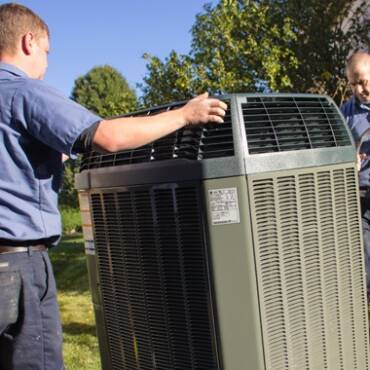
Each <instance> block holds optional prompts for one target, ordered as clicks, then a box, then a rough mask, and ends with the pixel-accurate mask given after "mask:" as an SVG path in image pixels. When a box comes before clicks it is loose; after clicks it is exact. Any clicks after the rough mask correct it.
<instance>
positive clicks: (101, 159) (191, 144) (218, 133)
mask: <svg viewBox="0 0 370 370" xmlns="http://www.w3.org/2000/svg"><path fill="white" fill-rule="evenodd" d="M226 103H227V104H229V102H226ZM180 106H181V105H179V104H177V105H169V106H167V107H162V108H161V109H152V110H146V111H141V112H138V113H137V114H132V115H131V116H149V115H153V114H158V113H161V112H163V111H168V110H172V109H174V108H178V107H180ZM233 155H234V143H233V133H232V125H231V115H230V109H229V110H227V112H226V116H225V119H224V123H222V124H207V125H202V126H194V127H192V128H190V127H187V128H184V129H181V130H178V131H176V132H174V133H172V134H170V135H168V136H165V137H163V138H161V139H158V140H156V141H154V142H153V143H151V144H148V145H145V146H142V147H140V148H138V149H133V150H125V151H120V152H117V153H114V154H100V153H97V152H95V151H92V152H89V153H87V154H84V155H83V158H82V163H81V171H84V170H88V169H92V168H101V167H112V166H119V165H125V164H132V163H141V162H152V161H161V160H165V159H178V158H183V159H190V160H202V159H208V158H220V157H229V156H233Z"/></svg>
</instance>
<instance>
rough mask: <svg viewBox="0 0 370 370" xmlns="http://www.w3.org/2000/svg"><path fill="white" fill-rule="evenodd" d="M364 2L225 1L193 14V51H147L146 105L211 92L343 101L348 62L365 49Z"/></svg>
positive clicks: (366, 5) (368, 25)
mask: <svg viewBox="0 0 370 370" xmlns="http://www.w3.org/2000/svg"><path fill="white" fill-rule="evenodd" d="M368 9H369V3H368V1H367V0H357V1H355V2H354V1H352V0H336V1H322V0H307V1H306V0H305V1H303V0H220V1H219V3H218V4H217V5H214V6H212V5H211V4H208V5H206V6H205V7H204V9H203V12H202V13H201V14H198V15H197V17H196V21H195V24H194V26H193V28H192V45H191V50H190V53H189V55H178V54H177V53H176V52H175V51H172V52H171V54H170V56H169V57H168V58H165V59H164V61H161V60H160V59H159V58H157V57H155V56H152V55H148V54H145V55H144V58H145V59H146V60H147V68H148V74H147V75H146V76H145V77H144V83H143V84H142V85H141V89H142V92H143V102H144V104H145V105H157V104H162V103H165V102H168V101H171V100H181V99H186V98H188V97H190V96H192V95H194V94H196V93H199V92H201V91H205V90H207V91H209V92H211V93H225V92H230V93H231V92H258V91H269V90H270V91H275V92H279V91H294V92H318V93H324V94H327V95H331V96H333V97H334V98H335V99H336V100H337V102H338V103H340V101H341V100H342V99H343V96H344V93H345V90H346V83H345V79H344V76H343V75H344V73H343V72H344V64H345V60H346V58H347V57H348V55H349V54H350V52H351V51H353V50H355V49H358V48H359V47H368V46H369V39H368V34H369V31H370V22H368V21H367V22H366V21H365V20H364V16H365V14H366V12H367V11H368Z"/></svg>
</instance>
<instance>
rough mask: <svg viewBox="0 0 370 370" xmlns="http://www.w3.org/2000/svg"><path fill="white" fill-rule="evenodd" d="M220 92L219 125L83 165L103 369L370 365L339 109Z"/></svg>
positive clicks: (301, 98) (353, 181) (291, 369)
mask: <svg viewBox="0 0 370 370" xmlns="http://www.w3.org/2000/svg"><path fill="white" fill-rule="evenodd" d="M221 99H222V100H224V101H225V102H226V103H227V104H228V107H229V109H228V111H227V115H226V117H225V122H224V123H223V124H208V125H205V126H202V127H196V128H189V127H187V128H184V129H182V130H180V131H178V132H175V133H173V134H171V135H169V136H167V137H165V138H162V139H160V140H157V141H155V142H154V143H152V144H150V145H146V146H144V147H142V148H139V149H136V150H130V151H123V152H119V153H116V154H98V153H96V152H91V153H88V154H87V155H85V156H84V158H83V162H82V168H81V173H80V174H79V175H78V176H77V178H76V184H77V187H78V189H79V194H80V204H81V213H82V218H83V223H84V227H83V230H84V237H85V243H86V244H85V245H86V253H87V257H88V266H89V276H90V284H91V290H92V297H93V304H94V309H95V316H96V324H97V332H98V338H99V344H100V351H101V358H102V366H103V369H105V370H108V369H109V370H111V369H114V370H135V369H137V370H303V369H310V370H313V369H317V370H323V369H331V370H340V369H342V370H355V369H357V370H367V369H369V358H368V352H369V342H368V318H367V303H366V291H365V279H364V276H365V275H364V274H365V272H364V260H363V247H362V232H361V224H360V211H359V197H358V181H357V170H356V151H355V148H354V145H353V143H352V139H351V138H350V135H349V132H348V131H347V128H346V124H345V122H344V120H343V117H342V115H341V114H340V112H339V111H338V109H337V107H336V106H335V104H334V103H333V101H332V100H331V99H329V98H328V97H325V96H320V95H308V94H306V95H299V94H290V95H288V94H273V95H262V94H235V95H234V94H232V95H225V96H221ZM180 105H181V104H172V105H168V106H164V107H160V108H155V109H152V110H146V111H141V112H138V113H134V114H133V115H152V114H156V113H158V112H161V111H164V110H170V109H176V108H178V107H179V106H180Z"/></svg>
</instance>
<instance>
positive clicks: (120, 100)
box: [59, 65, 138, 207]
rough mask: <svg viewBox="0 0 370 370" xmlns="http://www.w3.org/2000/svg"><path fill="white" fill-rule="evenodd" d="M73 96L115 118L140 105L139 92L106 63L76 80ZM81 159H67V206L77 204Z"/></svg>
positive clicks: (63, 193)
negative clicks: (78, 174) (78, 173)
mask: <svg viewBox="0 0 370 370" xmlns="http://www.w3.org/2000/svg"><path fill="white" fill-rule="evenodd" d="M71 97H72V99H73V100H75V101H76V102H78V103H79V104H81V105H83V106H84V107H85V108H87V109H89V110H91V111H93V112H95V113H96V114H98V115H99V116H101V117H112V116H117V115H122V114H125V113H128V112H132V111H133V110H135V109H136V108H137V106H138V102H137V97H136V93H135V91H134V90H133V89H131V88H130V87H129V85H128V83H127V81H126V80H125V78H124V77H123V76H122V74H121V73H119V72H118V71H117V70H116V69H114V68H113V67H111V66H108V65H105V66H102V67H94V68H92V69H91V70H90V71H89V72H88V73H87V74H86V75H84V76H82V77H79V78H78V79H77V80H76V81H75V86H74V88H73V90H72V96H71ZM79 165H80V160H79V159H78V160H75V161H71V160H68V161H66V162H65V166H64V178H63V184H62V188H61V191H60V194H59V202H60V204H61V205H63V206H69V207H77V206H78V199H77V192H76V190H75V189H74V176H75V174H76V173H77V172H78V171H79Z"/></svg>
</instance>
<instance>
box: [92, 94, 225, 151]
mask: <svg viewBox="0 0 370 370" xmlns="http://www.w3.org/2000/svg"><path fill="white" fill-rule="evenodd" d="M226 109H227V106H226V104H225V103H224V102H222V101H220V100H218V99H211V98H208V93H204V94H202V95H199V96H197V97H195V98H194V99H192V100H190V101H189V102H188V103H187V104H186V105H184V106H183V107H181V108H179V109H174V110H172V111H168V112H163V113H159V114H156V115H153V116H148V117H120V118H114V119H111V120H103V121H101V122H100V124H99V127H98V129H97V130H96V133H95V135H94V138H93V144H94V145H95V146H97V147H98V148H101V149H103V150H105V151H108V152H116V151H119V150H126V149H134V148H137V147H140V146H142V145H145V144H148V143H150V142H152V141H154V140H157V139H159V138H161V137H163V136H166V135H168V134H170V133H172V132H174V131H176V130H178V129H180V128H182V127H184V126H186V125H192V124H204V123H208V122H216V123H222V122H223V117H224V116H225V110H226Z"/></svg>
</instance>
